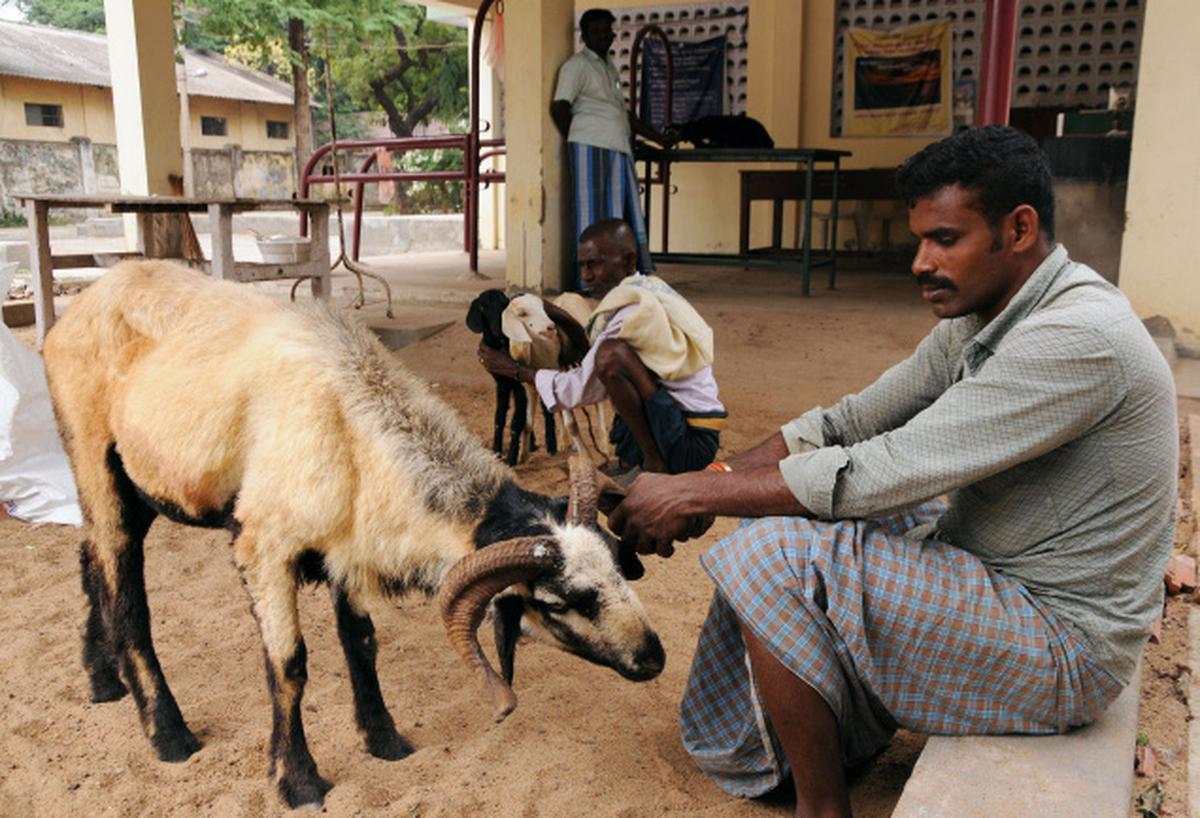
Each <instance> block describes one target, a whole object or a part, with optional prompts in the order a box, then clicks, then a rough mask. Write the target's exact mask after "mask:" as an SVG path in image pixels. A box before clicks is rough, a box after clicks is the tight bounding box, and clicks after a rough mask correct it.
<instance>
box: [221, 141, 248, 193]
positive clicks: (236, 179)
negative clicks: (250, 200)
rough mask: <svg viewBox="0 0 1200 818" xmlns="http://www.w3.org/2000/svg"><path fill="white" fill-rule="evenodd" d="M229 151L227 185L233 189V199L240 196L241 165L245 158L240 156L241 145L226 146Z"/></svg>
mask: <svg viewBox="0 0 1200 818" xmlns="http://www.w3.org/2000/svg"><path fill="white" fill-rule="evenodd" d="M226 148H227V149H228V150H229V184H230V187H231V188H232V189H233V195H234V197H235V198H239V199H240V198H241V196H242V165H243V164H244V161H245V158H244V157H243V155H242V146H241V145H226Z"/></svg>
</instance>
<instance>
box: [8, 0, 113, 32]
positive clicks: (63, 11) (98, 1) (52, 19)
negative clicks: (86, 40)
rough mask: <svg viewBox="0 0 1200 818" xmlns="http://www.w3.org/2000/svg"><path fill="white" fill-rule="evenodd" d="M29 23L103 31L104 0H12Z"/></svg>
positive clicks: (78, 29) (76, 29) (77, 29)
mask: <svg viewBox="0 0 1200 818" xmlns="http://www.w3.org/2000/svg"><path fill="white" fill-rule="evenodd" d="M14 5H16V7H17V8H18V9H20V10H21V14H23V15H24V16H25V19H26V20H28V21H29V22H31V23H41V24H42V25H45V26H54V27H55V28H70V29H74V30H75V31H92V32H102V31H104V0H14Z"/></svg>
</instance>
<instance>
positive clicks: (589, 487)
mask: <svg viewBox="0 0 1200 818" xmlns="http://www.w3.org/2000/svg"><path fill="white" fill-rule="evenodd" d="M568 462H569V468H570V473H571V496H570V500H569V501H568V503H567V522H568V523H571V524H572V525H584V524H586V523H594V522H596V504H597V502H598V501H599V499H600V490H599V489H598V488H597V486H596V465H595V464H594V463H592V461H591V458H589V457H588V456H587V455H585V454H583V453H582V452H575V453H574V454H572V455H571V458H570V460H569V461H568Z"/></svg>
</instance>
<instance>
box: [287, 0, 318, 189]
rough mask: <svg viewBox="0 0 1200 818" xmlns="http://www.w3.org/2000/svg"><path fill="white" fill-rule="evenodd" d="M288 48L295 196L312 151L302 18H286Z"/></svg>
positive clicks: (306, 42) (306, 54)
mask: <svg viewBox="0 0 1200 818" xmlns="http://www.w3.org/2000/svg"><path fill="white" fill-rule="evenodd" d="M288 47H290V48H291V49H292V52H293V54H294V56H293V62H292V132H293V133H294V134H295V139H296V195H300V181H301V176H302V174H303V173H304V164H305V163H306V162H308V159H309V157H310V156H312V153H313V129H312V106H311V104H310V99H309V94H308V38H307V37H306V36H305V31H304V21H303V20H298V19H295V18H292V19H290V20H288Z"/></svg>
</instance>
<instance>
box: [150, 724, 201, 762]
mask: <svg viewBox="0 0 1200 818" xmlns="http://www.w3.org/2000/svg"><path fill="white" fill-rule="evenodd" d="M150 743H151V744H153V745H154V749H155V750H156V751H157V752H158V758H159V760H160V761H169V762H172V763H177V762H180V761H187V760H188V759H189V758H191V756H192V753H194V752H196V751H197V750H199V749H200V740H199V739H197V738H196V737H195V736H194V735H192V731H191V730H189V729H187V728H186V727H184V728H183V729H182V730H175V731H171V732H163V733H159V734H158V735H156V736H154V737H153V738H152V739H150Z"/></svg>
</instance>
